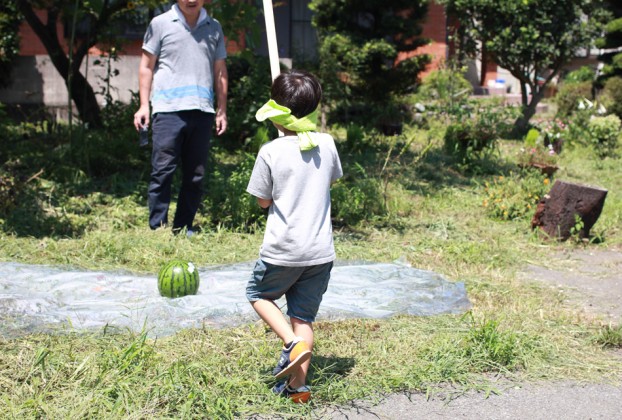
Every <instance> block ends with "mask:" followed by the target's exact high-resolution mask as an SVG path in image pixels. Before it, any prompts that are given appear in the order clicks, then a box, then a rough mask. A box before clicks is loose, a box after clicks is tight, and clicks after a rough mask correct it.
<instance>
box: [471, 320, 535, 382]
mask: <svg viewBox="0 0 622 420" xmlns="http://www.w3.org/2000/svg"><path fill="white" fill-rule="evenodd" d="M471 316H472V315H471ZM471 322H472V325H471V328H470V330H469V334H468V336H467V338H466V343H467V345H466V349H465V352H466V356H467V358H469V359H471V360H472V363H474V364H481V366H480V368H481V369H483V370H484V371H496V370H500V369H501V370H504V369H515V368H517V367H519V366H520V362H521V359H520V356H521V346H524V345H525V344H524V343H521V338H520V337H519V335H518V334H516V333H515V332H513V331H508V330H502V329H501V328H500V325H501V323H500V322H499V321H498V320H494V319H489V320H485V319H484V320H482V321H480V322H476V321H475V319H472V320H471Z"/></svg>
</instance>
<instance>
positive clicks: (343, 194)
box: [331, 163, 386, 226]
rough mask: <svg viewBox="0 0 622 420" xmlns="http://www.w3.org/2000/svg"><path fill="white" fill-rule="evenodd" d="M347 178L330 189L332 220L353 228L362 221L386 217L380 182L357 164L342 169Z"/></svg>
mask: <svg viewBox="0 0 622 420" xmlns="http://www.w3.org/2000/svg"><path fill="white" fill-rule="evenodd" d="M344 173H347V174H348V176H346V177H345V179H343V180H340V181H339V182H337V183H336V184H335V185H333V187H332V191H331V198H332V214H333V219H334V220H335V221H336V222H337V223H338V224H340V225H348V226H354V225H356V224H357V223H359V222H361V221H362V220H370V219H372V218H374V217H381V216H384V215H386V208H385V206H384V199H383V195H382V191H383V189H382V182H381V180H380V179H379V178H378V177H375V176H373V175H370V174H368V173H367V171H366V170H365V168H363V166H361V165H360V164H358V163H355V164H354V165H353V166H351V167H347V166H346V167H344Z"/></svg>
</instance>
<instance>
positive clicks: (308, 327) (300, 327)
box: [289, 318, 313, 389]
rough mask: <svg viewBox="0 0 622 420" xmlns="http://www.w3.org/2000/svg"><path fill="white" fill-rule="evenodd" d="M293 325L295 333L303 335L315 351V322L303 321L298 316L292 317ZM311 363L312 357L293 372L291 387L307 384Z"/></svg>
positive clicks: (290, 380)
mask: <svg viewBox="0 0 622 420" xmlns="http://www.w3.org/2000/svg"><path fill="white" fill-rule="evenodd" d="M290 321H291V323H292V327H293V329H294V330H293V333H294V335H295V336H297V337H302V338H303V339H304V340H305V342H306V343H307V344H308V345H309V350H311V351H313V324H312V323H311V322H307V321H303V320H301V319H298V318H290ZM310 364H311V358H309V360H307V361H305V362H304V363H302V364H301V365H300V367H299V368H298V369H296V370H295V371H294V373H292V376H291V377H290V379H289V386H290V387H291V388H294V389H296V388H298V387H301V386H303V385H305V384H306V383H307V382H306V381H307V372H308V371H309V365H310Z"/></svg>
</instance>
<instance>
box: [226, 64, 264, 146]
mask: <svg viewBox="0 0 622 420" xmlns="http://www.w3.org/2000/svg"><path fill="white" fill-rule="evenodd" d="M227 71H228V73H229V95H228V100H227V119H228V128H227V131H226V132H225V133H224V134H223V135H222V136H218V137H214V144H216V145H219V146H221V147H223V148H224V149H226V150H229V151H233V150H238V149H240V148H243V147H245V146H247V145H248V144H249V143H250V142H251V141H252V139H253V136H254V135H255V133H256V132H257V130H258V129H259V127H261V126H262V125H263V123H260V122H258V121H257V120H256V119H255V113H256V112H257V110H258V109H259V108H260V107H261V106H262V105H263V104H264V103H265V102H266V101H267V100H268V99H270V86H271V84H272V81H271V79H270V64H269V62H268V59H267V58H265V57H259V56H254V55H252V54H251V53H248V52H245V53H243V54H237V55H232V56H229V57H228V58H227Z"/></svg>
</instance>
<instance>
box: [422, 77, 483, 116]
mask: <svg viewBox="0 0 622 420" xmlns="http://www.w3.org/2000/svg"><path fill="white" fill-rule="evenodd" d="M471 93H473V86H472V85H471V83H470V82H469V81H468V80H466V78H465V77H464V74H463V73H462V72H461V71H457V70H455V69H453V68H451V67H444V68H439V69H437V70H434V71H433V72H431V73H430V74H429V75H428V76H427V77H426V78H425V79H423V82H422V83H421V86H420V87H419V90H418V91H417V95H416V98H417V99H418V100H421V101H423V102H425V104H426V106H427V107H432V109H435V108H436V109H439V110H440V111H444V112H448V113H455V112H456V108H460V107H462V106H464V105H465V104H466V103H467V100H468V98H469V96H470V95H471Z"/></svg>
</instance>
